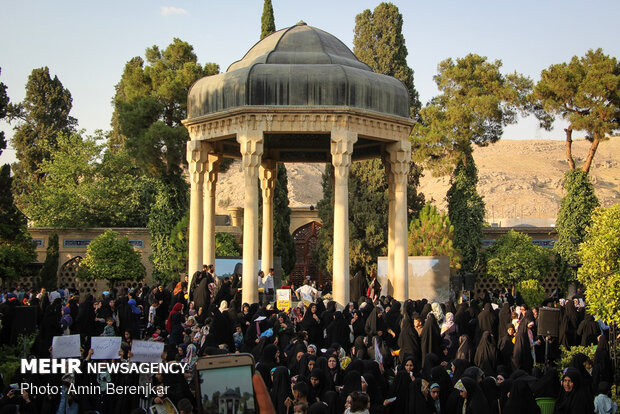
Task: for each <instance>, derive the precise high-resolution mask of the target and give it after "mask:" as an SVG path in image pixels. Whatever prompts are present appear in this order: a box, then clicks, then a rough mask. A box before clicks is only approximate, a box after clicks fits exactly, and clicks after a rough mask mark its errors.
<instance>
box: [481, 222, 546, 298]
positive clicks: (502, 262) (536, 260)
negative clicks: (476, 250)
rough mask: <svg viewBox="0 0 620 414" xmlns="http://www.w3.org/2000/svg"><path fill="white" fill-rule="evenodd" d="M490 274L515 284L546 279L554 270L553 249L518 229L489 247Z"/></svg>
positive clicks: (487, 266) (499, 280) (488, 266)
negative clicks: (539, 244)
mask: <svg viewBox="0 0 620 414" xmlns="http://www.w3.org/2000/svg"><path fill="white" fill-rule="evenodd" d="M486 257H487V265H486V269H487V274H488V276H490V277H493V278H495V279H497V281H498V282H500V283H502V284H509V285H511V286H512V287H513V291H514V289H515V287H516V285H517V284H518V283H520V282H522V281H525V280H542V279H544V277H545V276H546V275H547V274H548V273H549V271H550V270H551V259H550V256H549V252H547V251H545V249H544V248H542V247H540V246H536V245H535V244H533V243H532V238H531V237H530V236H528V235H527V234H524V233H518V232H516V231H514V230H510V232H508V233H506V234H503V235H502V236H501V237H500V238H499V239H497V241H495V243H493V244H492V245H491V246H490V247H489V248H488V249H487V254H486Z"/></svg>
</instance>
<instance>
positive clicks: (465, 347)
mask: <svg viewBox="0 0 620 414" xmlns="http://www.w3.org/2000/svg"><path fill="white" fill-rule="evenodd" d="M473 356H474V350H473V346H472V344H471V342H470V340H469V336H467V335H466V334H463V335H461V336H460V337H459V349H458V350H457V351H456V358H457V359H465V360H467V361H468V362H469V363H471V361H472V359H473Z"/></svg>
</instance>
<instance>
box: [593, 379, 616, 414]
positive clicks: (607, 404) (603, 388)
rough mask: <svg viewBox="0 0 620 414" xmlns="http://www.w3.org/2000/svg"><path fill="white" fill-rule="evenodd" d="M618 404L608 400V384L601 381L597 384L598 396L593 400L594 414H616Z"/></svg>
mask: <svg viewBox="0 0 620 414" xmlns="http://www.w3.org/2000/svg"><path fill="white" fill-rule="evenodd" d="M617 412H618V404H616V403H615V402H614V401H613V400H612V399H611V398H609V383H608V382H606V381H601V382H600V383H599V384H598V395H597V396H596V398H595V399H594V414H616V413H617Z"/></svg>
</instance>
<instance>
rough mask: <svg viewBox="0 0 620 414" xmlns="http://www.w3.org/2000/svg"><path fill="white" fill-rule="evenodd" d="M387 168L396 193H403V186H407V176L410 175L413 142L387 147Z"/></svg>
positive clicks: (396, 143) (400, 142)
mask: <svg viewBox="0 0 620 414" xmlns="http://www.w3.org/2000/svg"><path fill="white" fill-rule="evenodd" d="M386 151H387V157H386V158H387V161H388V162H387V163H386V164H389V167H388V168H386V172H387V173H388V180H393V183H394V185H395V190H396V191H402V189H403V186H406V185H407V175H408V174H409V164H410V163H411V142H409V141H408V140H407V141H405V140H403V141H398V142H393V143H391V144H389V145H387V148H386ZM386 167H387V165H386Z"/></svg>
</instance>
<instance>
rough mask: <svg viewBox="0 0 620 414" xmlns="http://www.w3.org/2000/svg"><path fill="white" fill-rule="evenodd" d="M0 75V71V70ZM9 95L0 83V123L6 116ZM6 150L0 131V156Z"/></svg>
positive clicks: (2, 132) (0, 72)
mask: <svg viewBox="0 0 620 414" xmlns="http://www.w3.org/2000/svg"><path fill="white" fill-rule="evenodd" d="M0 74H2V69H1V68H0ZM9 102H10V99H9V95H8V94H7V93H6V85H5V84H4V83H2V82H0V121H1V120H2V119H4V118H5V117H6V115H7V109H8V107H9ZM5 149H6V140H5V139H4V131H0V155H2V151H3V150H5Z"/></svg>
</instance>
